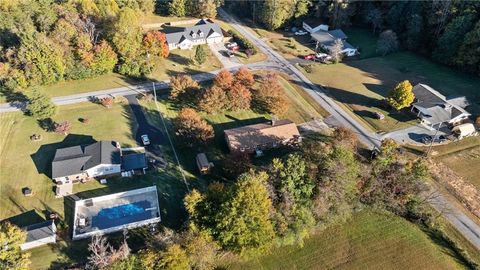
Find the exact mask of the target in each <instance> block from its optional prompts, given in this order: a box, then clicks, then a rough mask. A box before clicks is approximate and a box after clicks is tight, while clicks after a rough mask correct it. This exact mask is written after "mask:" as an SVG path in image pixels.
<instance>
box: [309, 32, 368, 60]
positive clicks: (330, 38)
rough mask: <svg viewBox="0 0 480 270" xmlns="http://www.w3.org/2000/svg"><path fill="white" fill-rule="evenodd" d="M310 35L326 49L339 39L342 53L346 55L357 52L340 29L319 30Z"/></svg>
mask: <svg viewBox="0 0 480 270" xmlns="http://www.w3.org/2000/svg"><path fill="white" fill-rule="evenodd" d="M311 36H312V39H314V40H315V41H317V42H318V43H319V45H320V46H321V47H322V48H323V49H325V50H327V51H330V50H331V49H332V47H333V45H334V44H335V41H336V40H338V39H339V40H341V41H342V44H343V50H342V52H343V53H344V54H346V55H347V56H353V55H355V54H357V53H358V52H357V49H356V48H355V47H353V46H352V45H351V44H350V43H348V42H347V41H346V39H347V35H346V34H345V33H344V32H343V31H342V30H340V29H336V30H331V31H324V30H319V31H317V32H314V33H311Z"/></svg>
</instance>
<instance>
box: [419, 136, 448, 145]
mask: <svg viewBox="0 0 480 270" xmlns="http://www.w3.org/2000/svg"><path fill="white" fill-rule="evenodd" d="M446 140H447V137H445V136H444V135H439V136H436V137H435V138H433V136H430V135H426V136H424V137H423V138H422V142H423V143H424V144H429V143H432V142H434V143H443V142H445V141H446Z"/></svg>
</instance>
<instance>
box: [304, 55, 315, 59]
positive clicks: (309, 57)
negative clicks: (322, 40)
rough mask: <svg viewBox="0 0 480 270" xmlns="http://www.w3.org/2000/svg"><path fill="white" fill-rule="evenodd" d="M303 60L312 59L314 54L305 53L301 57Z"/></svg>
mask: <svg viewBox="0 0 480 270" xmlns="http://www.w3.org/2000/svg"><path fill="white" fill-rule="evenodd" d="M303 59H305V60H313V59H315V54H307V55H305V56H304V57H303Z"/></svg>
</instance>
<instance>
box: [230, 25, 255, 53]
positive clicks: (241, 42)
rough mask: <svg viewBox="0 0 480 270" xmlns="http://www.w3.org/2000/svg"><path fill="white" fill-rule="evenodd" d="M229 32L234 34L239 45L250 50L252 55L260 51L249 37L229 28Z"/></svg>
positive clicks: (234, 38) (233, 36)
mask: <svg viewBox="0 0 480 270" xmlns="http://www.w3.org/2000/svg"><path fill="white" fill-rule="evenodd" d="M228 33H229V34H230V35H231V36H232V38H233V40H235V42H237V43H238V45H240V46H241V47H243V48H245V50H249V51H250V52H251V55H255V54H257V53H258V50H257V48H256V47H255V45H253V43H251V42H250V41H249V40H248V39H246V38H244V37H243V36H241V35H240V34H238V33H236V32H234V31H232V30H228Z"/></svg>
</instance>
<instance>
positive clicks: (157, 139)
mask: <svg viewBox="0 0 480 270" xmlns="http://www.w3.org/2000/svg"><path fill="white" fill-rule="evenodd" d="M125 98H126V99H127V100H128V105H129V106H130V108H131V109H132V112H133V116H134V117H135V120H136V122H137V125H138V127H137V130H136V132H135V134H134V135H135V141H136V142H137V144H138V145H140V146H143V143H142V138H141V136H142V135H144V134H146V135H148V138H149V139H150V145H147V146H145V150H146V153H147V157H148V158H149V159H152V158H153V159H155V160H158V161H160V162H164V158H163V154H162V150H161V149H160V144H162V143H166V138H165V137H164V136H163V133H162V132H161V131H160V130H159V129H158V128H156V127H154V126H152V125H150V124H149V123H148V121H147V118H146V117H145V114H144V112H143V110H142V107H141V106H140V104H139V103H138V100H137V97H136V95H128V96H125Z"/></svg>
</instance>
